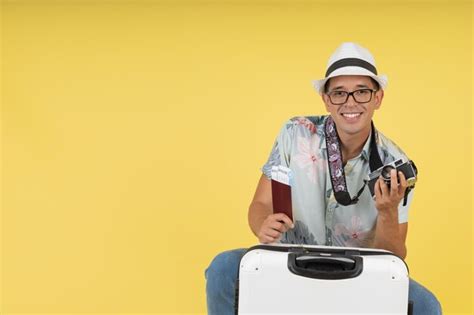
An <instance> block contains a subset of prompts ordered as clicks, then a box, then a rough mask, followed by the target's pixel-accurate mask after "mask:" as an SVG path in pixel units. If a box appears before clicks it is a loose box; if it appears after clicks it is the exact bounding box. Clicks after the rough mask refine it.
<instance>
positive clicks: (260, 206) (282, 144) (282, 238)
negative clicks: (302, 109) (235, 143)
mask: <svg viewBox="0 0 474 315" xmlns="http://www.w3.org/2000/svg"><path fill="white" fill-rule="evenodd" d="M386 85H387V77H386V76H384V75H378V74H377V70H376V66H375V60H374V58H373V57H372V55H371V53H370V52H369V51H368V50H367V49H365V48H363V47H361V46H359V45H357V44H355V43H343V44H342V45H341V46H339V47H338V48H337V49H336V51H335V52H334V53H333V55H332V56H331V57H330V59H329V62H328V65H327V71H326V75H325V78H324V79H321V80H318V81H315V88H316V90H317V91H318V93H319V94H320V95H321V97H322V100H323V102H324V104H325V106H326V110H327V111H328V112H329V114H330V115H329V116H311V117H295V118H292V119H290V120H289V121H287V122H286V123H285V124H284V125H283V127H282V128H281V130H280V133H279V135H278V137H277V139H276V141H275V143H274V146H273V149H272V152H271V154H270V157H269V158H268V161H267V162H266V164H265V165H264V166H263V167H262V171H263V174H262V176H261V178H260V181H259V183H258V186H257V189H256V192H255V196H254V198H253V201H252V203H251V205H250V207H249V213H248V219H249V225H250V228H251V229H252V231H253V233H254V234H255V235H256V236H257V237H258V239H259V241H260V242H261V243H274V242H281V243H293V244H310V245H327V246H351V247H369V248H381V249H386V250H389V251H392V252H393V253H395V254H396V255H398V256H400V257H401V258H405V257H406V254H407V249H406V246H405V242H406V236H407V228H408V223H407V221H408V209H409V207H410V204H411V200H412V198H413V190H410V189H408V190H407V188H408V183H407V180H406V178H405V176H404V174H403V173H402V172H399V173H398V174H397V172H396V171H395V170H392V172H391V173H390V174H389V177H390V180H389V181H390V184H388V183H386V182H385V181H384V180H382V179H378V180H377V181H376V183H375V185H374V186H373V192H374V195H375V198H373V197H372V194H371V191H370V190H369V188H367V187H365V182H364V179H366V178H367V176H368V174H369V173H370V160H371V159H373V154H374V151H378V155H379V158H380V160H381V161H380V162H382V163H383V165H385V164H387V163H389V162H393V161H395V160H398V159H403V161H404V162H406V161H408V158H407V156H406V155H405V154H404V153H403V152H402V151H401V150H400V149H399V148H398V147H397V146H396V145H395V144H394V143H393V142H392V141H390V140H389V139H388V138H386V137H385V136H383V135H382V134H381V133H380V132H378V131H377V130H376V129H375V128H374V127H373V125H372V117H373V114H374V111H375V110H377V109H379V108H380V106H381V104H382V99H383V97H384V89H385V87H386ZM371 148H375V149H374V150H371ZM328 161H329V162H328ZM272 166H283V167H285V168H288V169H289V170H290V171H291V173H292V180H293V183H292V208H293V220H294V222H293V221H291V220H290V218H289V217H288V216H286V215H285V214H283V213H277V214H273V205H272V194H271V181H270V179H271V168H272ZM244 253H245V250H244V249H239V250H233V251H228V252H224V253H221V254H219V255H218V256H217V257H216V258H214V260H213V261H212V263H211V265H210V266H209V268H208V269H207V270H206V278H207V303H208V313H209V314H220V315H225V314H233V312H234V298H235V296H234V295H235V293H234V292H235V279H236V277H237V270H238V265H239V261H240V258H241V257H242V255H243V254H244ZM409 299H410V300H412V301H414V314H415V315H421V314H430V315H435V314H441V307H440V304H439V302H438V301H437V299H436V298H435V297H434V295H433V294H432V293H431V292H429V291H428V290H427V289H426V288H424V287H423V286H421V285H420V284H418V283H417V282H415V281H414V280H412V279H410V285H409Z"/></svg>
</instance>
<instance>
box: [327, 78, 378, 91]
mask: <svg viewBox="0 0 474 315" xmlns="http://www.w3.org/2000/svg"><path fill="white" fill-rule="evenodd" d="M369 78H370V80H371V81H372V83H373V85H374V88H375V90H376V91H378V90H379V88H380V85H379V83H378V82H377V81H375V80H374V79H373V78H372V77H369ZM329 81H331V78H329V79H328V80H327V81H326V83H325V84H324V89H323V91H324V93H327V91H328V86H329Z"/></svg>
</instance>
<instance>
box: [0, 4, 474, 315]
mask: <svg viewBox="0 0 474 315" xmlns="http://www.w3.org/2000/svg"><path fill="white" fill-rule="evenodd" d="M1 10H2V14H1V18H2V33H1V35H2V49H1V52H2V58H1V61H2V72H1V73H2V78H1V79H2V82H1V88H2V91H1V95H2V182H1V184H2V218H1V219H2V225H1V232H2V233H1V237H2V253H1V262H2V273H1V290H2V296H1V297H2V301H1V302H2V304H1V305H2V306H1V311H2V312H3V313H6V314H10V313H205V312H206V309H205V292H204V287H205V281H204V269H205V268H206V267H207V265H208V263H209V262H210V260H211V259H212V258H213V256H214V255H215V254H217V253H218V252H220V251H223V250H226V249H232V248H236V247H245V246H250V245H253V244H255V243H256V239H255V238H254V236H253V235H252V234H251V232H250V230H249V228H248V226H247V208H248V205H249V203H250V200H251V198H252V196H253V193H254V190H255V187H256V184H257V180H258V178H259V177H260V171H259V168H260V167H261V166H262V165H263V163H264V162H265V161H266V159H267V157H268V154H269V153H270V149H271V146H272V144H273V141H274V139H275V136H276V134H277V132H278V130H279V128H280V127H281V125H282V123H283V122H284V121H285V120H286V119H288V118H290V117H292V116H296V115H317V114H323V113H324V107H323V105H322V102H321V100H320V98H319V96H318V95H317V94H316V93H315V92H314V91H313V90H312V86H311V81H312V80H313V79H318V78H320V77H321V76H323V74H324V71H325V66H326V62H327V59H328V57H329V55H330V54H331V53H332V52H333V51H334V49H335V48H336V47H337V46H338V45H339V44H340V43H341V42H342V41H356V42H358V43H360V44H362V45H364V46H366V47H368V48H369V49H370V50H371V51H372V53H373V54H374V55H375V57H376V60H377V66H378V69H379V71H380V72H381V73H386V74H388V76H389V87H388V89H387V90H386V94H385V99H384V102H383V105H382V108H381V110H380V111H378V112H377V113H376V117H375V122H376V126H377V127H378V128H379V129H380V130H382V132H384V134H385V135H387V136H389V137H390V138H392V139H393V140H394V141H395V142H396V143H397V144H399V145H400V146H401V147H402V148H403V149H404V150H405V151H406V152H407V154H408V155H409V156H410V157H411V158H412V159H413V160H414V161H416V163H417V165H418V168H419V171H420V180H419V183H418V185H417V188H416V190H417V193H416V197H415V200H414V203H413V206H412V208H411V212H410V223H409V234H408V244H407V245H408V258H407V262H408V264H409V266H410V272H411V276H412V277H413V278H415V279H417V280H418V281H420V282H421V283H423V284H424V285H426V286H427V287H428V288H430V289H431V290H432V291H433V292H434V293H435V294H436V295H437V296H438V297H439V299H440V301H441V303H442V305H443V308H444V311H445V314H472V312H473V305H472V301H473V291H472V247H473V246H472V245H473V242H472V225H473V221H472V193H473V191H474V190H473V188H472V177H473V174H474V173H473V170H472V120H473V115H472V109H471V106H472V89H473V79H472V62H473V60H472V59H473V57H472V56H473V53H472V42H473V38H472V32H473V31H472V16H473V13H474V11H473V8H472V3H471V2H468V1H466V2H461V1H421V2H416V3H415V2H408V1H401V2H400V1H399V2H388V1H384V2H383V1H379V2H360V1H357V2H355V1H354V2H349V1H332V2H325V1H222V2H217V1H216V2H209V1H207V2H204V1H202V2H192V1H105V0H104V1H34V0H31V1H2V7H1Z"/></svg>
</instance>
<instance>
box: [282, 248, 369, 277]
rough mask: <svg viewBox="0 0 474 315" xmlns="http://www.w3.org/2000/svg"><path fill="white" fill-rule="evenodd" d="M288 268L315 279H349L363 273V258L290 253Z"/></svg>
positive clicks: (299, 274)
mask: <svg viewBox="0 0 474 315" xmlns="http://www.w3.org/2000/svg"><path fill="white" fill-rule="evenodd" d="M288 269H289V270H290V271H291V272H292V273H294V274H295V275H298V276H303V277H307V278H313V279H325V280H340V279H349V278H355V277H357V276H358V275H360V274H361V273H362V269H363V259H362V257H359V256H320V255H318V254H316V255H311V254H304V253H290V254H288Z"/></svg>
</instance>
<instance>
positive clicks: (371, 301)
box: [236, 244, 412, 315]
mask: <svg viewBox="0 0 474 315" xmlns="http://www.w3.org/2000/svg"><path fill="white" fill-rule="evenodd" d="M408 283H409V276H408V268H407V265H406V264H405V262H404V261H403V260H402V259H401V258H399V257H398V256H395V255H394V254H393V253H391V252H388V251H384V250H375V249H366V248H350V247H328V246H307V245H304V246H303V245H301V246H299V245H290V244H276V245H258V246H254V247H251V248H249V250H248V251H247V252H246V253H245V255H244V256H243V257H242V259H241V261H240V268H239V277H238V280H237V285H236V288H237V291H236V314H242V315H243V314H245V315H250V314H301V313H305V314H403V315H406V314H411V312H412V305H411V304H410V305H409V303H408Z"/></svg>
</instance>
